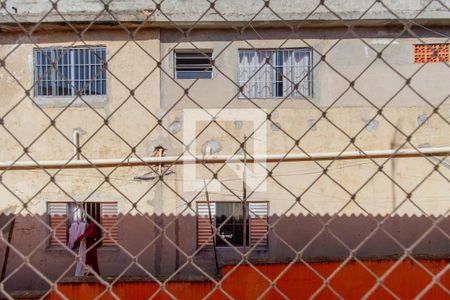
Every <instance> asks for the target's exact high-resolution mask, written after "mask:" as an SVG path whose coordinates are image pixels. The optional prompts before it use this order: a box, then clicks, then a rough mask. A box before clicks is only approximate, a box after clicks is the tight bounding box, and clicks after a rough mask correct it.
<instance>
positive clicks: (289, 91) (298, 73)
mask: <svg viewBox="0 0 450 300" xmlns="http://www.w3.org/2000/svg"><path fill="white" fill-rule="evenodd" d="M280 52H281V53H282V55H283V96H287V95H290V96H292V97H300V96H302V95H303V96H311V88H310V74H309V71H310V68H311V51H310V50H309V49H294V50H280ZM300 80H301V82H300ZM298 83H300V84H299V87H298V91H296V90H295V85H296V84H298Z"/></svg>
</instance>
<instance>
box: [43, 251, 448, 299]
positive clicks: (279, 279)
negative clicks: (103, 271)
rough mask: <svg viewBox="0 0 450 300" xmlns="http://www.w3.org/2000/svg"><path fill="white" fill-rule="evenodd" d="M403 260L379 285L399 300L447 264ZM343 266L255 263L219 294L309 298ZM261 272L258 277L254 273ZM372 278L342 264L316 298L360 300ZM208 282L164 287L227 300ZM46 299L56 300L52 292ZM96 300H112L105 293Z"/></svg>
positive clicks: (439, 294)
mask: <svg viewBox="0 0 450 300" xmlns="http://www.w3.org/2000/svg"><path fill="white" fill-rule="evenodd" d="M396 262H397V261H396V260H376V261H375V260H370V261H364V262H363V263H364V265H365V266H366V267H367V268H368V269H369V270H370V271H371V272H373V273H374V274H376V275H377V276H381V275H382V274H384V273H385V272H386V271H387V270H388V269H389V268H391V267H392V266H394V265H395V263H396ZM419 262H420V264H421V265H422V266H420V265H419V264H417V263H415V262H413V261H412V260H404V261H403V262H401V263H399V264H398V265H396V266H395V268H394V269H393V271H392V273H390V275H389V276H387V277H386V279H385V280H384V285H385V286H386V287H387V288H388V289H390V290H391V292H393V293H395V294H396V296H397V297H399V298H401V299H413V298H414V297H416V296H417V295H418V294H419V293H420V292H421V291H422V290H423V289H424V288H425V287H426V286H427V285H428V284H429V283H431V282H432V280H433V278H432V277H431V275H429V274H428V273H427V272H426V271H425V270H424V268H426V269H427V270H428V271H429V272H431V273H433V274H437V273H438V272H439V271H441V270H443V269H444V268H445V267H446V266H447V265H448V264H449V261H447V260H419ZM341 264H342V262H320V263H319V262H315V263H309V266H306V265H305V264H302V263H296V264H293V265H291V266H290V267H289V266H288V265H287V264H258V265H256V266H254V267H252V266H249V265H246V266H238V267H234V266H225V267H224V269H223V272H224V278H223V280H222V290H223V291H225V292H226V293H227V294H228V295H229V296H230V297H232V298H235V299H256V298H258V297H259V296H260V295H261V294H262V293H264V292H265V291H267V293H266V294H265V297H264V298H265V299H283V297H282V296H281V295H280V294H279V292H282V293H283V294H284V295H285V296H287V297H289V298H291V299H308V298H310V297H311V296H312V295H314V293H316V292H317V291H318V290H319V288H321V286H322V283H323V280H322V279H321V278H320V276H323V277H328V276H330V275H331V274H332V273H333V272H335V271H336V270H337V269H338V268H339V267H340V265H341ZM258 271H259V272H260V273H259V272H258ZM268 280H276V286H274V287H271V288H270V283H269V281H268ZM440 283H441V284H442V285H443V286H444V287H445V288H446V289H448V290H450V270H449V271H448V272H446V273H444V274H443V275H442V277H441V278H440ZM375 284H376V279H375V277H374V276H373V275H371V273H370V272H369V271H367V270H366V269H364V267H363V266H361V265H360V264H359V263H357V262H355V261H351V262H348V263H347V264H345V265H344V266H343V267H342V268H341V269H339V271H337V273H336V274H335V276H333V278H332V279H331V280H330V281H329V286H327V287H324V288H322V289H321V291H320V292H318V294H316V295H317V298H316V299H337V297H336V296H335V295H334V294H333V292H332V289H333V290H334V291H335V292H336V293H338V294H339V295H340V296H342V297H343V298H345V299H360V298H361V297H362V296H364V295H365V294H366V293H367V292H368V291H369V290H370V289H371V288H372V287H373V286H374V285H375ZM215 287H216V286H215V284H214V283H212V282H208V281H205V282H169V283H168V284H167V285H166V288H167V290H168V291H169V292H170V293H172V295H173V296H175V297H176V298H178V299H201V298H203V297H205V296H206V295H208V293H211V294H210V295H211V297H210V298H209V299H227V297H226V296H225V295H224V294H223V293H222V291H220V290H218V289H216V290H214V289H215ZM58 289H59V290H60V291H61V292H62V293H63V294H64V295H65V296H66V297H67V298H69V299H94V298H95V297H97V296H98V295H100V294H101V293H102V292H103V291H105V286H103V285H102V284H100V283H63V284H58ZM113 292H114V293H115V294H116V295H117V296H118V297H120V298H121V299H148V298H149V297H151V296H152V295H154V294H155V293H157V294H156V297H155V298H154V299H171V298H170V297H169V296H168V295H166V294H165V292H163V291H162V290H160V289H159V285H158V284H156V283H154V282H117V283H116V284H114V287H113ZM50 299H60V297H59V296H58V295H57V294H56V293H55V292H53V293H52V295H51V297H50ZM101 299H114V298H113V297H112V296H111V295H110V294H109V292H105V294H104V297H102V298H101ZM370 299H394V298H393V297H392V296H391V295H390V294H389V292H387V290H386V289H385V288H383V287H379V288H377V289H376V290H375V291H374V293H373V294H372V296H371V297H370ZM424 299H450V295H449V294H447V293H446V292H445V290H444V289H442V288H441V287H439V286H437V285H434V286H433V287H432V288H431V289H430V290H429V291H428V292H427V293H426V294H425V295H424Z"/></svg>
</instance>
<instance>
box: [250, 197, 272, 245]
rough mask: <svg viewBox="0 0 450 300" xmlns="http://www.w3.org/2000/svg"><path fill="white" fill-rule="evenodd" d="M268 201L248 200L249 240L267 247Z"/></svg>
mask: <svg viewBox="0 0 450 300" xmlns="http://www.w3.org/2000/svg"><path fill="white" fill-rule="evenodd" d="M268 205H269V204H268V203H267V202H250V203H249V210H250V211H249V215H250V242H251V244H252V245H255V244H256V243H258V247H267V246H268V242H267V235H266V233H267V231H268V226H267V224H268Z"/></svg>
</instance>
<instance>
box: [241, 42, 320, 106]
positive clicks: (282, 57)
mask: <svg viewBox="0 0 450 300" xmlns="http://www.w3.org/2000/svg"><path fill="white" fill-rule="evenodd" d="M238 60H239V62H238V82H239V86H240V87H241V88H242V93H241V94H240V97H241V98H244V97H248V98H285V97H298V98H301V97H310V96H312V74H311V73H312V50H311V49H310V48H299V49H276V50H275V49H274V50H270V49H268V50H258V49H257V50H254V49H252V50H245V49H244V50H239V57H238Z"/></svg>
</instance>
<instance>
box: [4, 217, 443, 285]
mask: <svg viewBox="0 0 450 300" xmlns="http://www.w3.org/2000/svg"><path fill="white" fill-rule="evenodd" d="M11 217H12V215H1V216H0V224H1V225H2V226H3V225H4V224H5V223H6V222H8V220H10V219H11ZM330 218H331V217H330V216H324V217H316V216H301V215H300V216H294V215H290V216H271V217H270V219H269V223H270V224H276V226H275V227H274V228H273V229H272V230H271V231H269V246H268V247H267V248H257V249H255V250H253V251H252V252H251V254H250V261H253V262H255V263H281V262H291V261H292V260H293V259H294V258H295V256H296V252H295V251H297V252H299V251H302V255H303V257H304V258H305V260H309V261H322V262H327V261H328V262H330V261H336V260H341V259H342V258H346V257H348V256H349V254H350V251H351V249H356V248H357V247H358V248H357V250H356V251H355V254H356V256H358V257H360V258H370V259H379V258H383V257H384V258H385V257H387V256H400V255H402V254H404V251H405V248H407V247H411V246H414V247H413V248H412V249H411V253H412V255H415V256H417V257H419V256H420V257H421V258H442V257H445V256H448V255H449V252H448V249H450V241H449V240H448V239H447V237H446V236H445V235H444V233H443V232H446V234H447V235H449V234H450V218H449V217H447V218H445V219H443V220H442V221H441V222H440V223H438V225H439V228H434V229H433V230H431V231H428V230H429V228H431V227H432V226H433V222H432V220H430V219H428V218H426V217H406V216H405V217H398V216H396V217H392V218H390V219H388V220H387V221H386V222H384V225H383V227H382V229H381V228H378V227H377V222H376V221H375V219H374V218H375V217H372V216H370V217H365V216H345V217H335V218H334V219H333V220H332V221H331V222H330V223H329V225H328V226H327V228H326V230H324V228H323V226H322V224H321V222H327V221H328V220H330ZM376 218H377V219H379V220H381V217H376ZM119 220H120V222H119V224H118V228H119V240H118V243H119V244H120V246H113V247H99V248H98V258H99V266H100V272H101V275H102V276H118V275H119V274H120V275H121V276H144V277H147V278H148V277H149V276H156V277H157V278H160V279H163V278H167V277H168V276H170V275H172V274H173V273H174V272H176V271H177V270H178V272H177V273H176V276H175V277H174V279H177V280H183V279H184V280H189V281H190V280H198V279H200V280H205V279H206V278H207V277H206V276H205V273H207V274H210V275H212V276H214V274H215V271H216V270H215V263H214V255H213V251H212V249H211V248H208V247H204V248H203V249H202V250H201V251H199V252H198V253H197V254H196V255H195V257H194V262H195V264H196V265H197V266H198V268H200V269H201V270H203V272H204V273H203V272H201V271H200V270H198V268H196V267H194V266H192V265H191V264H187V265H184V264H185V263H186V261H187V258H186V255H192V254H194V253H195V252H196V251H197V236H196V224H197V223H196V222H197V221H196V218H195V217H194V216H178V217H177V216H175V215H168V216H165V215H160V216H158V215H144V216H142V215H141V216H132V215H121V216H119ZM47 222H48V216H46V215H44V216H17V217H16V222H15V227H14V231H13V236H12V241H11V243H12V245H13V248H11V250H10V254H9V259H8V263H7V269H6V280H5V289H6V290H7V291H9V290H45V289H47V290H48V289H49V288H50V285H49V283H48V282H46V281H45V280H44V279H42V278H41V276H40V275H38V272H40V273H41V274H43V275H44V276H46V277H47V278H48V280H50V281H52V282H53V281H56V280H60V279H62V278H64V277H68V276H73V274H74V261H75V259H76V257H75V253H74V252H71V251H69V250H67V249H65V248H62V247H60V248H58V247H49V237H50V232H49V230H48V228H47V227H46V226H45V225H44V224H45V223H47ZM155 224H158V226H161V227H166V230H165V233H164V234H161V235H159V236H158V234H157V232H159V229H158V228H157V227H155ZM8 229H9V226H5V228H3V231H4V235H3V238H4V239H5V240H6V239H7V236H8ZM383 230H384V231H383ZM373 232H374V234H372V233H373ZM371 234H372V235H371ZM369 235H371V237H369V238H368V236H369ZM394 239H395V240H394ZM419 239H421V240H420V242H418V243H417V244H415V243H416V242H417V241H418V240H419ZM311 241H312V243H311V244H309V245H308V243H310V242H311ZM363 241H365V242H364V243H363V245H362V246H360V247H359V244H360V243H361V242H363ZM344 244H345V245H344ZM175 245H177V246H178V247H179V250H181V251H177V247H176V246H175ZM5 249H6V244H5V243H4V242H3V241H0V261H1V262H2V264H3V261H4V256H5ZM240 250H242V249H240ZM134 255H137V256H138V258H137V260H136V262H137V263H139V265H140V266H137V265H136V263H134V262H133V259H132V258H130V256H134ZM22 256H28V257H29V262H30V264H31V265H32V266H33V267H30V266H27V265H24V264H22V263H23V261H24V260H23V258H22ZM218 256H219V263H220V265H221V266H223V265H226V264H233V263H235V262H237V261H239V260H240V258H241V256H240V254H239V253H238V252H237V251H236V250H235V249H231V248H219V249H218ZM124 270H126V271H125V272H123V271H124ZM222 271H223V270H222ZM122 272H123V273H122Z"/></svg>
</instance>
